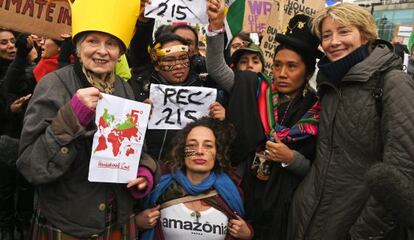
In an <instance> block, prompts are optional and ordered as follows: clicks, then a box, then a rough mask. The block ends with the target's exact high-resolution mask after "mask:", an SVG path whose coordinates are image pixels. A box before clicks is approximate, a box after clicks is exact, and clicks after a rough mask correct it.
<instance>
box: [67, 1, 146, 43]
mask: <svg viewBox="0 0 414 240" xmlns="http://www.w3.org/2000/svg"><path fill="white" fill-rule="evenodd" d="M68 2H69V3H70V5H71V12H72V36H73V39H74V40H75V41H76V35H77V34H79V33H81V32H85V31H99V32H104V33H108V34H111V35H113V36H115V37H117V38H118V39H119V40H121V41H122V43H123V44H124V49H126V48H127V47H128V45H129V43H130V41H131V39H132V36H133V34H134V28H135V23H136V21H137V19H138V16H139V13H140V0H104V1H102V0H75V1H74V2H73V3H72V2H71V1H68Z"/></svg>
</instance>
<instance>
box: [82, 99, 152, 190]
mask: <svg viewBox="0 0 414 240" xmlns="http://www.w3.org/2000/svg"><path fill="white" fill-rule="evenodd" d="M102 96H103V97H102V99H100V100H99V102H98V105H97V107H96V118H95V123H96V126H98V130H97V131H96V133H95V136H94V139H93V144H92V156H91V161H90V163H89V177H88V180H89V181H90V182H112V183H128V182H130V181H131V180H133V179H135V178H136V177H137V170H138V164H139V159H140V157H141V150H142V145H143V143H144V138H145V132H146V129H147V123H148V118H149V112H150V108H151V106H150V105H148V104H144V103H140V102H135V101H131V100H127V99H124V98H120V97H115V96H111V95H108V94H102Z"/></svg>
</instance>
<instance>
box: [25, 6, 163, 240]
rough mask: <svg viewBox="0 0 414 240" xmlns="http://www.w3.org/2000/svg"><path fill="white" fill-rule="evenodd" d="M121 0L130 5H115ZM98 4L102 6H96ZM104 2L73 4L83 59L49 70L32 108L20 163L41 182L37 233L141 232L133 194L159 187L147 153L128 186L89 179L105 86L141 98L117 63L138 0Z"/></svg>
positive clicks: (114, 235) (115, 235)
mask: <svg viewBox="0 0 414 240" xmlns="http://www.w3.org/2000/svg"><path fill="white" fill-rule="evenodd" d="M120 2H121V4H124V5H125V6H126V7H125V9H127V10H125V9H124V8H122V12H120V11H118V12H117V11H116V9H113V5H114V4H120ZM94 4H95V5H96V6H97V8H100V9H98V10H99V11H93V13H91V11H89V9H90V8H91V7H93V6H94ZM99 4H101V3H99V1H91V0H88V1H83V0H77V1H76V2H75V3H74V4H72V18H73V19H72V33H73V35H74V44H75V45H76V53H77V60H76V62H75V64H74V65H69V66H67V67H64V68H62V69H59V70H58V71H56V72H54V73H51V74H48V75H46V76H45V77H44V78H43V79H42V81H41V82H39V84H38V85H37V87H36V89H35V91H34V93H33V96H32V99H31V101H30V103H29V106H28V108H27V112H26V116H25V120H24V128H23V132H22V136H21V141H20V158H19V159H18V161H17V167H18V169H19V171H20V172H21V173H22V174H23V175H24V176H25V177H26V178H27V180H28V181H29V182H30V183H32V184H33V185H34V186H35V187H36V189H37V203H36V206H35V208H36V214H35V218H34V220H33V223H32V224H33V230H32V238H31V239H42V240H45V239H47V240H50V239H113V240H116V239H136V238H137V236H136V233H135V216H134V214H133V213H134V211H133V207H134V201H135V199H134V198H141V197H143V196H144V195H146V194H147V193H148V192H149V191H150V190H151V188H152V184H153V173H154V172H155V171H156V164H155V162H154V161H153V160H152V159H151V158H149V157H148V155H146V154H143V156H142V157H141V158H142V159H141V161H140V168H139V170H138V177H137V178H136V179H135V180H133V181H131V182H130V183H129V184H128V185H125V184H111V183H95V182H89V181H88V169H89V159H90V155H91V152H92V151H91V146H92V141H93V135H94V132H95V131H96V125H95V124H94V123H93V121H92V120H93V119H94V117H95V108H96V105H97V101H98V99H99V98H100V95H101V93H107V94H112V95H115V96H119V97H124V98H128V99H134V94H133V92H132V90H131V88H130V87H129V85H128V84H127V83H126V82H124V81H122V80H121V79H120V78H119V77H118V76H116V75H115V74H114V68H115V63H116V61H117V59H118V58H119V56H120V55H121V54H122V53H123V52H125V49H126V47H127V45H128V44H129V41H130V39H131V37H132V32H133V27H134V23H135V21H136V17H137V16H138V12H139V1H136V2H135V1H129V0H124V1H119V0H118V1H114V0H108V1H105V4H106V6H101V5H103V4H101V5H99ZM105 7H107V8H108V9H103V8H105ZM94 10H96V8H94ZM97 12H100V14H103V15H104V16H96V15H97V14H96V13H97ZM89 13H90V14H94V16H87V14H89ZM98 14H99V13H98ZM108 19H109V20H110V21H111V23H110V24H108V23H107V22H108V21H109V20H108ZM129 22H131V23H132V24H129ZM116 26H120V27H116Z"/></svg>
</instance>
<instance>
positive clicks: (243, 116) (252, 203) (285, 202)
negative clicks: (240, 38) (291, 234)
mask: <svg viewBox="0 0 414 240" xmlns="http://www.w3.org/2000/svg"><path fill="white" fill-rule="evenodd" d="M257 89H258V75H257V74H256V73H253V72H250V71H244V72H240V71H236V72H235V84H234V87H233V90H232V93H231V94H230V100H229V105H228V108H227V109H228V112H227V117H228V119H229V120H230V121H231V122H232V123H233V124H234V125H235V128H236V131H237V136H236V140H235V142H234V144H233V147H232V154H231V160H232V163H233V165H235V166H237V167H238V169H239V173H240V172H242V174H243V175H242V178H243V182H242V188H243V190H244V191H245V199H244V200H245V209H246V218H247V219H249V220H250V221H251V223H252V225H253V228H254V231H255V239H285V238H286V232H287V222H288V213H289V206H290V203H291V200H292V197H293V193H294V191H295V189H296V187H297V186H298V184H299V183H300V181H301V180H302V178H303V176H301V175H298V174H297V173H295V172H293V171H291V170H290V169H287V168H284V167H282V166H281V164H280V163H277V162H272V163H271V165H270V169H271V170H270V171H271V172H270V176H269V179H268V180H267V181H262V180H259V179H258V178H257V177H256V175H255V173H254V172H253V171H252V170H251V167H252V163H253V159H254V157H255V152H256V150H257V148H258V147H260V146H263V145H264V143H265V142H266V136H265V133H264V129H263V126H262V123H261V121H260V116H259V111H258V108H257ZM292 101H293V102H292V104H291V106H290V107H288V106H287V105H288V102H285V103H281V104H280V106H279V109H278V111H279V116H284V117H285V118H284V119H285V121H284V122H283V125H284V126H286V127H292V126H293V125H294V124H295V123H296V122H297V121H298V120H299V119H301V118H302V116H303V115H304V114H305V113H306V112H307V111H308V110H309V109H310V108H311V107H312V106H313V105H314V104H315V102H316V101H317V97H316V95H315V93H314V92H308V94H306V95H305V96H304V97H303V96H298V97H297V98H296V99H295V100H292ZM284 113H286V115H285V114H284ZM287 145H288V147H289V148H290V149H293V150H295V151H297V152H298V153H300V154H301V155H303V156H304V157H305V158H306V159H307V160H309V161H312V160H313V158H314V153H315V149H316V138H315V137H309V138H307V139H305V140H302V141H297V142H295V143H288V144H287Z"/></svg>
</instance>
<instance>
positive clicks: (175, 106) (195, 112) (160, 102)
mask: <svg viewBox="0 0 414 240" xmlns="http://www.w3.org/2000/svg"><path fill="white" fill-rule="evenodd" d="M216 96H217V90H216V89H213V88H205V87H183V86H182V87H181V86H180V87H179V86H168V85H162V84H151V87H150V99H151V100H152V114H151V118H150V121H149V123H148V129H182V128H183V127H185V125H187V123H190V122H193V121H195V120H197V119H199V118H201V117H202V116H207V115H208V112H209V111H208V107H209V106H210V104H211V103H213V102H214V101H216Z"/></svg>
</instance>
